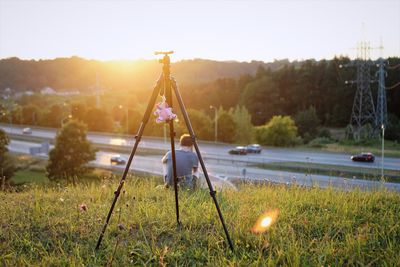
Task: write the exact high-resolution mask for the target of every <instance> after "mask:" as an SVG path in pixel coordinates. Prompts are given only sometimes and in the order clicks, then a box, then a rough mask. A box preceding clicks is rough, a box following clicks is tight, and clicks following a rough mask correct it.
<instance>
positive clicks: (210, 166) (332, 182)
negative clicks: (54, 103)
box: [8, 140, 400, 192]
mask: <svg viewBox="0 0 400 267" xmlns="http://www.w3.org/2000/svg"><path fill="white" fill-rule="evenodd" d="M38 145H39V144H36V143H32V142H25V141H17V140H12V141H11V142H10V144H9V146H8V148H9V150H10V151H12V152H18V153H26V154H28V153H29V148H30V147H33V146H38ZM51 148H52V146H51ZM115 155H117V154H116V153H111V152H106V151H98V152H97V153H96V160H94V161H93V162H91V164H93V165H95V166H100V167H107V168H119V169H121V170H122V169H123V168H124V167H125V166H124V165H111V164H110V158H111V157H112V156H115ZM119 155H121V156H122V157H123V158H125V159H127V158H128V157H129V155H128V154H123V153H122V154H119ZM41 156H42V157H47V155H41ZM205 164H206V168H207V172H208V173H209V176H210V178H211V180H212V182H213V184H214V185H215V184H217V186H216V187H224V186H228V187H232V186H233V185H232V184H231V183H230V181H231V180H232V179H237V178H248V179H253V180H263V181H265V180H267V181H270V182H272V183H283V184H297V185H301V186H313V185H318V186H319V187H328V186H333V187H335V188H341V189H344V190H348V189H351V188H354V187H359V188H362V189H371V188H378V187H381V186H383V187H385V188H388V189H391V190H395V191H398V192H400V184H398V183H384V184H381V183H380V182H376V181H368V180H360V179H345V178H341V177H329V176H325V175H308V174H304V173H294V172H287V171H276V170H265V169H260V168H257V167H253V166H249V165H248V164H247V163H246V162H243V161H233V162H231V161H226V160H220V159H214V158H205ZM243 169H246V174H245V175H243ZM130 170H131V172H132V173H133V174H135V171H139V172H148V173H152V174H155V175H161V174H162V164H161V160H160V156H158V155H149V156H142V155H135V157H134V160H133V163H132V165H131V168H130ZM202 183H203V186H205V181H204V179H202Z"/></svg>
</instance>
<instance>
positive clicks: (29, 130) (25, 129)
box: [22, 128, 32, 134]
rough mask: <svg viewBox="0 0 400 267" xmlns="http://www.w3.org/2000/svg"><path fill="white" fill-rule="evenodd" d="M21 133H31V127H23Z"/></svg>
mask: <svg viewBox="0 0 400 267" xmlns="http://www.w3.org/2000/svg"><path fill="white" fill-rule="evenodd" d="M22 134H32V129H31V128H24V129H22Z"/></svg>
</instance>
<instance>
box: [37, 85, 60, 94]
mask: <svg viewBox="0 0 400 267" xmlns="http://www.w3.org/2000/svg"><path fill="white" fill-rule="evenodd" d="M40 93H41V94H42V95H55V94H57V92H56V91H55V90H54V89H53V88H51V87H48V86H47V87H44V88H43V89H42V90H40Z"/></svg>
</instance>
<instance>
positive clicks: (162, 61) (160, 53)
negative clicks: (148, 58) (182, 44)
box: [154, 51, 174, 65]
mask: <svg viewBox="0 0 400 267" xmlns="http://www.w3.org/2000/svg"><path fill="white" fill-rule="evenodd" d="M173 53H174V51H168V52H163V51H156V52H154V55H156V56H157V55H164V57H163V59H159V60H158V62H159V63H164V64H168V65H169V62H170V60H169V56H168V55H170V54H173Z"/></svg>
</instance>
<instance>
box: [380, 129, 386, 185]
mask: <svg viewBox="0 0 400 267" xmlns="http://www.w3.org/2000/svg"><path fill="white" fill-rule="evenodd" d="M384 153H385V125H384V124H382V166H381V178H382V179H383V177H384V176H383V160H384V158H385V155H384Z"/></svg>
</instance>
